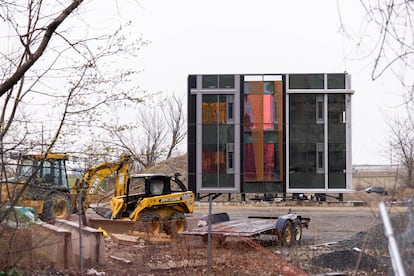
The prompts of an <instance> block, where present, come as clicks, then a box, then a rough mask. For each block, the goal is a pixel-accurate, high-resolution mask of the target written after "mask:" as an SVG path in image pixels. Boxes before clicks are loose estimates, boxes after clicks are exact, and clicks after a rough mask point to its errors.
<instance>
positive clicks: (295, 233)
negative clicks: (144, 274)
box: [293, 220, 302, 244]
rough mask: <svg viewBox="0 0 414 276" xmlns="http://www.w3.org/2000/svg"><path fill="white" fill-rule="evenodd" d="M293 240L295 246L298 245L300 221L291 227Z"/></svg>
mask: <svg viewBox="0 0 414 276" xmlns="http://www.w3.org/2000/svg"><path fill="white" fill-rule="evenodd" d="M293 238H294V241H295V243H297V244H299V243H300V242H301V240H302V226H301V223H300V220H296V221H295V223H294V225H293Z"/></svg>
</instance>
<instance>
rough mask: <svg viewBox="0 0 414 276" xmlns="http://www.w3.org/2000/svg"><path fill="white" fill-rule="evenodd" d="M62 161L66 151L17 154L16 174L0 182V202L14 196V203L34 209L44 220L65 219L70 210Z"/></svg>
mask: <svg viewBox="0 0 414 276" xmlns="http://www.w3.org/2000/svg"><path fill="white" fill-rule="evenodd" d="M66 160H68V156H67V155H66V154H55V153H49V154H47V155H46V156H45V155H44V154H24V155H19V157H18V163H17V169H16V177H15V178H14V179H10V180H9V181H8V182H7V183H3V184H2V194H1V196H2V198H1V200H2V202H6V204H9V202H13V200H16V199H17V200H18V202H17V204H18V205H20V206H27V207H33V208H35V209H36V212H37V214H38V215H39V218H40V219H42V220H44V221H48V220H51V219H55V218H66V217H67V216H69V215H70V214H71V212H72V204H71V202H70V199H69V185H68V178H67V174H66ZM22 189H24V192H23V193H21V190H22ZM17 197H18V198H17Z"/></svg>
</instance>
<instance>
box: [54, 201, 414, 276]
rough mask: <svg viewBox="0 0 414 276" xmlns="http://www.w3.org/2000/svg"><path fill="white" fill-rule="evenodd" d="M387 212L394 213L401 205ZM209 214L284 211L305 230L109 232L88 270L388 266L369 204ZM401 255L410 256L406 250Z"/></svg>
mask: <svg viewBox="0 0 414 276" xmlns="http://www.w3.org/2000/svg"><path fill="white" fill-rule="evenodd" d="M208 209H209V208H208V204H207V203H199V204H197V206H196V208H195V212H194V213H193V214H192V215H190V216H188V217H187V221H188V227H189V228H191V227H197V226H196V224H197V222H198V220H199V218H200V217H201V216H202V215H203V214H207V213H208ZM390 211H391V213H392V214H394V215H395V216H397V217H398V216H399V215H400V214H402V213H404V212H405V207H393V208H392V209H390ZM212 212H213V213H220V212H227V213H228V214H229V216H230V218H231V219H232V220H238V219H246V218H247V217H248V216H278V215H283V214H286V213H288V212H292V213H298V214H300V215H302V216H303V217H309V218H310V219H311V221H310V227H309V229H304V230H303V236H302V242H301V244H300V245H297V246H292V247H282V246H280V245H279V244H278V243H277V242H273V241H271V242H269V241H261V242H260V241H259V242H258V241H252V240H250V239H247V238H241V237H231V238H227V239H226V241H225V242H224V243H219V242H218V241H217V240H216V238H214V237H213V240H212V244H211V248H210V250H209V246H208V244H206V243H204V242H203V241H202V239H201V237H199V236H183V235H180V236H178V237H175V238H173V239H172V240H171V241H170V242H154V241H152V242H151V241H149V240H148V239H145V238H142V239H135V240H134V241H132V242H131V241H129V242H125V241H121V240H117V239H114V238H113V237H112V238H111V237H109V238H107V239H106V241H105V242H106V252H105V254H106V265H105V266H103V267H93V268H91V267H89V268H88V269H89V273H90V275H99V273H100V272H105V275H177V274H180V275H207V274H211V275H327V274H328V273H331V275H332V273H336V274H334V275H388V274H389V272H390V269H391V262H390V259H389V253H388V248H387V239H386V237H385V235H384V233H383V226H382V221H381V217H380V216H379V213H378V210H377V208H376V204H371V206H363V207H361V206H360V207H344V206H341V207H337V206H333V207H331V206H317V205H316V206H300V205H298V206H278V205H277V204H273V203H271V204H261V203H256V204H244V205H242V204H239V205H237V204H226V203H215V204H213V206H212ZM403 221H404V219H400V218H398V219H397V220H395V221H394V222H397V223H399V224H401V225H402V226H401V227H397V228H402V229H400V230H398V231H397V232H401V231H404V229H403V228H404V224H405V225H406V222H405V223H403ZM399 226H400V225H399ZM409 254H410V255H409V258H411V257H412V254H413V253H412V252H409ZM85 270H86V267H85ZM62 273H65V272H62ZM66 273H68V272H66ZM70 273H75V271H71V272H70Z"/></svg>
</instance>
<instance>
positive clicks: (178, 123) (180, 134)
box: [161, 95, 187, 159]
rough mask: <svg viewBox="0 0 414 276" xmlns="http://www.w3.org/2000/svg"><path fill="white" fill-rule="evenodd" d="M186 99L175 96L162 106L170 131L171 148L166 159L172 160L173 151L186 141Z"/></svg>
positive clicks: (169, 147) (166, 99) (166, 100)
mask: <svg viewBox="0 0 414 276" xmlns="http://www.w3.org/2000/svg"><path fill="white" fill-rule="evenodd" d="M183 102H184V99H183V98H180V97H177V96H176V95H173V96H172V97H171V98H165V99H164V101H163V105H162V108H161V109H162V113H163V115H164V119H165V122H166V124H167V126H168V129H169V138H170V142H169V146H168V151H167V155H166V159H168V158H170V157H171V155H172V154H173V151H174V150H175V149H176V148H177V147H178V145H179V144H180V143H181V142H182V141H183V140H184V138H185V135H186V133H187V132H186V128H185V126H184V123H185V118H184V110H183Z"/></svg>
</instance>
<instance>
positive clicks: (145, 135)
mask: <svg viewBox="0 0 414 276" xmlns="http://www.w3.org/2000/svg"><path fill="white" fill-rule="evenodd" d="M137 112H138V113H137V117H136V119H135V120H133V121H132V122H121V120H120V119H119V118H118V119H116V118H114V120H112V121H111V123H109V122H108V123H107V124H106V125H105V127H104V129H105V131H107V132H108V133H110V134H109V135H104V136H103V137H106V136H109V137H111V139H110V140H107V139H105V138H103V139H102V140H100V141H99V143H101V144H102V145H105V146H106V150H113V149H114V148H116V149H122V151H123V152H127V153H128V154H130V155H132V156H134V159H135V161H136V162H135V163H134V165H135V166H136V168H135V170H141V169H142V168H147V167H150V166H152V165H154V164H155V163H157V162H159V161H162V160H166V159H168V158H170V157H171V156H172V155H173V153H174V152H175V151H176V150H177V149H178V147H179V146H180V144H181V143H182V142H183V140H184V139H185V135H186V129H185V127H184V123H185V115H184V110H183V100H182V99H181V98H179V97H177V96H175V95H173V96H172V97H165V98H161V99H159V100H158V102H157V100H155V101H154V103H153V104H150V103H149V101H148V102H147V101H146V102H145V103H143V104H141V105H139V110H138V111H137Z"/></svg>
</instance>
